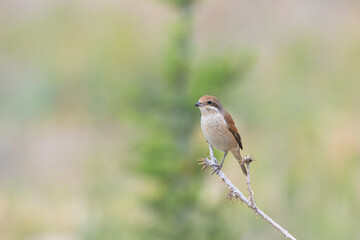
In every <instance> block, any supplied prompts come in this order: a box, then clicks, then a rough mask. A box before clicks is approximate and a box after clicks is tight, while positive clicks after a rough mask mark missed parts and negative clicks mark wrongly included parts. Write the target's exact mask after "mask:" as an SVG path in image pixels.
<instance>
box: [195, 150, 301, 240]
mask: <svg viewBox="0 0 360 240" xmlns="http://www.w3.org/2000/svg"><path fill="white" fill-rule="evenodd" d="M209 150H210V159H209V158H205V159H201V160H200V163H199V164H201V165H203V167H202V168H201V169H204V168H206V167H211V168H212V169H214V171H215V172H216V174H217V175H218V176H219V177H220V179H221V180H222V181H223V182H224V183H225V184H226V186H227V187H228V188H229V190H230V192H229V194H228V198H229V199H236V200H241V201H242V202H244V203H245V204H246V205H247V206H248V207H249V208H251V209H252V210H253V211H254V213H255V214H256V215H259V216H260V217H262V218H263V219H265V220H266V221H267V222H268V223H270V224H271V225H272V226H273V227H274V228H276V229H277V230H279V231H280V232H281V233H282V234H284V236H285V237H286V238H288V239H292V240H296V238H295V237H293V236H292V235H291V234H290V233H288V231H287V230H285V229H284V228H283V227H281V226H280V225H279V224H278V223H276V222H275V221H274V220H272V219H271V218H270V217H269V216H268V215H266V214H265V213H264V212H263V211H261V210H260V209H259V208H258V207H257V206H256V204H255V200H254V193H253V191H252V190H251V185H250V162H252V161H253V158H252V156H250V155H247V156H246V157H244V158H243V164H246V168H247V176H246V182H247V188H248V191H249V199H247V198H246V197H245V195H244V194H243V193H242V192H241V191H240V190H239V189H238V188H237V187H235V186H234V184H232V182H231V181H230V180H229V179H228V178H227V177H226V175H225V174H224V173H223V172H222V171H221V170H219V171H218V167H219V163H218V161H217V159H216V158H215V156H214V150H213V148H212V146H211V145H210V144H209Z"/></svg>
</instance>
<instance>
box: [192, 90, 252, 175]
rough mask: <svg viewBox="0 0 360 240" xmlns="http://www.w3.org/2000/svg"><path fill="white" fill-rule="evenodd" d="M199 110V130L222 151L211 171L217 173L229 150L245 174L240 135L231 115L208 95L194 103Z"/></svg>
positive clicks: (210, 142) (215, 99)
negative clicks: (221, 157)
mask: <svg viewBox="0 0 360 240" xmlns="http://www.w3.org/2000/svg"><path fill="white" fill-rule="evenodd" d="M194 106H195V107H198V108H199V109H200V112H201V130H202V132H203V135H204V137H205V139H206V141H207V142H208V143H209V144H211V145H212V146H214V147H215V148H217V149H219V150H221V151H222V152H224V157H223V159H222V161H221V164H220V166H218V167H217V169H216V170H215V171H214V172H213V173H215V172H216V173H218V172H219V171H220V170H221V168H222V166H223V163H224V160H225V157H226V155H227V154H228V152H229V151H231V153H232V155H233V156H234V157H235V159H236V160H237V161H238V162H239V164H240V166H241V169H242V171H243V173H244V174H245V175H247V171H246V168H245V166H244V163H243V161H242V157H241V154H240V149H241V150H243V145H242V142H241V137H240V134H239V131H238V130H237V128H236V126H235V123H234V120H233V118H232V117H231V115H230V114H229V113H228V112H227V111H226V110H225V109H224V108H223V106H222V105H221V103H220V101H219V100H218V99H217V98H216V97H214V96H210V95H204V96H202V97H201V98H200V99H199V101H198V102H197V103H195V105H194Z"/></svg>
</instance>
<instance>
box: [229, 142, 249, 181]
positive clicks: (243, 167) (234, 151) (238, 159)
mask: <svg viewBox="0 0 360 240" xmlns="http://www.w3.org/2000/svg"><path fill="white" fill-rule="evenodd" d="M231 153H232V155H233V156H234V157H235V158H236V160H237V161H238V163H239V164H240V167H241V170H242V171H243V173H244V174H245V176H247V171H246V167H245V165H244V163H243V160H242V157H241V154H240V148H237V149H235V150H231Z"/></svg>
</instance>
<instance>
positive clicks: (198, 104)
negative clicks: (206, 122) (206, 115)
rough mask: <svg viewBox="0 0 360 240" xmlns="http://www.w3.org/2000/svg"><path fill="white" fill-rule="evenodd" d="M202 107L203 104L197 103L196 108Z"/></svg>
mask: <svg viewBox="0 0 360 240" xmlns="http://www.w3.org/2000/svg"><path fill="white" fill-rule="evenodd" d="M202 105H204V104H202V103H201V102H197V103H195V105H194V106H195V107H201V106H202Z"/></svg>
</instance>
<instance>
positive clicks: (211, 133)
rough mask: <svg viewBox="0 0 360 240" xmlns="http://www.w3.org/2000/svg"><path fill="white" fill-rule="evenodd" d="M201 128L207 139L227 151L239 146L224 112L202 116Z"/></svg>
mask: <svg viewBox="0 0 360 240" xmlns="http://www.w3.org/2000/svg"><path fill="white" fill-rule="evenodd" d="M201 129H202V132H203V134H204V137H205V138H206V140H207V141H208V142H209V143H210V144H211V145H213V146H214V147H216V148H217V149H219V150H221V151H223V152H225V151H229V150H231V149H233V148H236V147H237V142H236V139H235V137H234V136H233V135H232V133H231V132H230V131H229V128H228V125H227V123H226V121H225V119H224V116H223V115H222V114H220V113H218V114H209V115H207V116H202V117H201Z"/></svg>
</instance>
